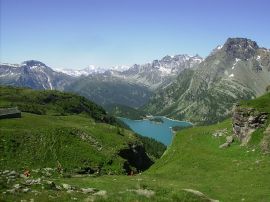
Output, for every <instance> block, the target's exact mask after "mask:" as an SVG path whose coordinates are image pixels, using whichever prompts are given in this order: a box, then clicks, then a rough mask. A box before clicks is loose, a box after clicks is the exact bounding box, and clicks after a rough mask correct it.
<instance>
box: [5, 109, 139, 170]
mask: <svg viewBox="0 0 270 202" xmlns="http://www.w3.org/2000/svg"><path fill="white" fill-rule="evenodd" d="M0 136H1V140H2V142H1V147H0V150H1V152H0V153H1V154H0V156H1V159H2V160H1V162H0V168H1V169H2V170H3V169H15V170H23V169H24V168H25V167H28V168H30V169H36V168H41V167H52V168H55V167H56V166H57V162H58V161H59V162H60V163H61V165H62V167H63V168H64V169H67V170H68V171H72V170H76V169H87V168H91V169H99V168H100V169H102V171H104V172H105V173H106V172H115V173H121V172H123V171H124V170H122V167H123V163H124V159H122V158H120V157H119V156H118V155H117V152H118V151H119V150H120V149H123V148H125V147H126V146H127V144H128V142H129V141H130V142H134V141H136V138H135V136H134V135H133V134H132V133H131V132H129V131H126V130H123V134H121V135H119V134H118V129H117V127H114V126H111V125H108V124H105V123H95V122H94V121H93V120H91V119H89V118H88V117H85V116H78V115H72V116H71V115H70V116H51V115H42V116H40V115H35V114H30V113H23V114H22V118H20V119H4V120H1V126H0ZM107 168H108V170H106V169H107Z"/></svg>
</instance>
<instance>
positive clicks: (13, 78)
mask: <svg viewBox="0 0 270 202" xmlns="http://www.w3.org/2000/svg"><path fill="white" fill-rule="evenodd" d="M72 81H73V78H72V77H71V76H68V75H66V74H63V73H60V72H56V71H54V70H53V69H51V68H50V67H48V66H47V65H45V64H44V63H42V62H39V61H35V60H29V61H25V62H23V63H22V64H16V65H12V64H1V65H0V84H2V85H13V86H22V87H29V88H34V89H50V90H52V89H59V90H63V89H64V86H65V85H66V84H68V83H70V82H72Z"/></svg>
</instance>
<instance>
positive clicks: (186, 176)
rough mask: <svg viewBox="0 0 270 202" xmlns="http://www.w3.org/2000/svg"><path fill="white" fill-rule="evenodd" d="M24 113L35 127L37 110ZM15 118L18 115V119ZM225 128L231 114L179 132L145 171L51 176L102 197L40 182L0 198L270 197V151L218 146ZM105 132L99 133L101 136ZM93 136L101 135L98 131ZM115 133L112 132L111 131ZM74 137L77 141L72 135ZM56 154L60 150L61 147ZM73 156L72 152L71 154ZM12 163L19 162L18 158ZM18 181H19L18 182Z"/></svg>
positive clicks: (260, 103) (76, 119)
mask: <svg viewBox="0 0 270 202" xmlns="http://www.w3.org/2000/svg"><path fill="white" fill-rule="evenodd" d="M268 98H269V94H268V95H265V96H263V97H261V98H260V99H257V100H253V101H245V102H243V103H242V106H249V107H256V108H257V109H261V110H263V111H267V110H268V109H269V102H268ZM23 115H24V116H23V119H24V118H25V120H28V126H27V127H29V129H30V128H31V127H32V128H34V127H35V126H33V124H32V122H33V120H34V118H35V116H38V115H32V114H23ZM45 116H47V118H46V120H45V119H44V121H51V122H50V124H52V127H54V125H62V124H65V123H67V119H70V122H68V124H67V125H69V126H70V127H71V128H77V127H80V129H81V130H84V131H85V132H88V133H90V134H96V133H97V132H96V131H98V130H99V129H100V130H102V131H104V126H105V128H107V127H106V124H104V123H99V124H98V123H95V122H91V124H90V125H89V120H88V119H87V120H86V119H85V117H83V116H77V115H73V116H66V117H65V116H53V117H54V118H55V119H52V120H51V117H52V116H50V115H45ZM45 116H44V117H45ZM71 117H72V118H71ZM23 119H22V120H23ZM10 121H11V120H10ZM14 121H16V120H15V119H14ZM3 123H4V122H3ZM25 123H26V121H25ZM38 124H41V123H39V122H37V125H38ZM100 124H102V125H100ZM2 125H3V126H2ZM67 125H66V126H67ZM107 126H108V125H107ZM1 127H2V128H3V129H4V130H5V131H8V130H9V129H8V127H10V128H12V127H15V128H17V129H18V131H23V125H21V126H20V125H19V124H17V123H16V124H15V123H13V124H11V122H9V123H5V124H1ZM20 127H21V128H20ZM101 128H102V129H101ZM110 129H111V130H112V132H111V133H112V134H115V135H117V128H115V127H114V126H109V127H108V128H107V129H106V130H110ZM223 129H226V130H227V131H228V133H227V134H228V135H231V134H232V124H231V120H230V119H228V120H225V121H224V122H222V123H219V124H215V125H210V126H200V127H193V128H188V129H183V130H181V131H179V132H178V133H177V134H176V135H175V137H174V140H173V143H172V145H171V146H170V147H169V148H168V149H167V151H166V152H165V154H164V155H163V156H162V158H161V159H159V160H158V161H157V162H156V163H155V164H154V165H153V166H152V167H151V168H150V169H149V170H147V171H146V172H144V173H142V174H141V175H135V176H119V175H113V176H106V175H105V176H101V177H84V178H82V177H72V178H62V177H54V176H52V177H50V178H48V179H49V180H52V181H54V182H55V183H56V184H57V185H61V184H62V183H67V184H70V185H72V186H74V187H76V189H77V190H79V189H81V188H87V187H91V188H96V189H97V190H105V191H106V194H105V195H104V196H96V195H94V194H83V193H81V192H80V191H74V192H73V193H68V192H67V191H66V190H62V191H57V192H56V191H54V190H51V189H48V188H45V189H42V187H41V186H37V187H36V188H35V189H36V190H38V191H39V192H40V194H38V195H35V193H33V192H29V193H16V194H15V195H11V194H5V195H3V196H1V197H2V198H1V197H0V199H5V200H7V201H19V200H18V199H28V200H29V199H31V198H34V199H36V200H37V201H48V200H57V201H71V200H75V199H74V198H76V199H77V200H78V201H87V200H88V201H181V202H182V201H185V202H187V201H194V202H195V201H197V202H201V201H204V202H206V201H208V202H209V201H210V200H209V199H208V198H207V197H206V196H208V197H210V198H213V199H217V200H219V201H221V202H223V201H224V202H234V201H248V202H254V201H260V202H268V201H270V192H269V190H270V172H269V171H270V169H269V168H270V156H269V155H264V154H263V153H262V152H261V150H260V146H259V145H258V144H249V145H247V146H240V143H239V142H237V141H235V142H233V143H232V145H231V146H230V147H228V148H226V149H220V148H219V145H221V144H223V143H224V142H225V139H226V137H225V135H223V136H222V137H214V136H213V133H215V132H216V131H217V130H223ZM4 130H2V131H4ZM114 130H115V132H114ZM126 132H127V134H125V136H124V137H125V138H124V137H123V138H120V139H118V140H117V141H119V142H118V143H117V144H118V145H120V144H121V143H123V144H125V140H124V139H126V138H130V139H132V138H133V136H129V135H128V131H126ZM262 132H263V130H258V131H256V133H257V134H258V133H259V134H262ZM111 133H110V134H111ZM118 135H119V134H118ZM75 136H76V135H75ZM104 136H105V134H104ZM104 136H103V135H101V136H100V137H104ZM95 137H96V138H97V136H95ZM112 137H114V136H113V135H112ZM102 140H103V139H102V138H101V139H98V141H99V142H101V143H102V144H103V145H106V146H105V147H106V148H107V144H111V146H113V144H114V143H111V142H110V143H109V142H107V139H106V138H104V142H103V141H102ZM70 141H75V140H74V139H73V138H72V139H71V140H70ZM111 141H113V140H111ZM115 141H116V140H115ZM11 142H12V141H11ZM119 143H120V144H119ZM108 148H109V146H108ZM76 151H78V150H76ZM106 151H107V152H108V153H106V152H105V151H104V154H105V156H106V157H107V158H108V157H109V156H110V155H111V154H110V152H111V153H113V152H112V151H110V150H109V149H108V150H106ZM67 152H69V150H67ZM56 153H57V154H58V152H56ZM61 155H63V154H61ZM69 155H71V157H72V154H69ZM50 156H52V155H50ZM10 158H11V157H10ZM50 158H51V157H50ZM102 158H103V157H101V159H102ZM63 159H64V158H63ZM102 160H104V159H102ZM25 161H27V160H25ZM119 161H121V159H118V160H117V159H116V160H113V162H116V163H115V164H114V163H113V164H112V165H108V166H114V168H116V169H117V162H119ZM12 162H13V161H12ZM12 162H11V163H12ZM63 162H65V161H63ZM97 162H99V161H97ZM105 162H106V161H105ZM13 163H14V164H15V162H13ZM67 165H68V164H67ZM106 165H107V164H106ZM110 168H112V167H110ZM16 183H21V182H19V181H16ZM0 185H1V183H0ZM8 186H12V185H8ZM0 189H1V187H0ZM183 189H193V190H198V191H200V192H202V193H204V194H205V195H206V196H196V195H194V194H192V193H188V192H186V191H184V190H183ZM52 197H53V198H52Z"/></svg>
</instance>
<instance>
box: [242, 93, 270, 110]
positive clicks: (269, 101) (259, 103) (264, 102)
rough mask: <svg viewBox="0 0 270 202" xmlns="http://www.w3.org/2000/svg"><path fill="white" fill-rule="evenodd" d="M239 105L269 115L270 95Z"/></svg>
mask: <svg viewBox="0 0 270 202" xmlns="http://www.w3.org/2000/svg"><path fill="white" fill-rule="evenodd" d="M240 105H241V106H243V107H251V108H255V109H257V110H259V111H261V112H268V113H270V93H266V94H265V95H263V96H261V97H259V98H257V99H254V100H244V101H241V102H240Z"/></svg>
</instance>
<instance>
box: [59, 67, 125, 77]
mask: <svg viewBox="0 0 270 202" xmlns="http://www.w3.org/2000/svg"><path fill="white" fill-rule="evenodd" d="M128 68H129V66H126V65H122V66H120V65H119V66H114V67H111V68H105V67H96V66H95V65H89V66H88V67H86V68H84V69H60V68H58V69H55V70H56V71H58V72H62V73H65V74H67V75H70V76H73V77H79V76H88V75H91V74H103V73H105V72H106V71H110V70H112V71H119V72H122V71H124V70H126V69H128Z"/></svg>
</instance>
